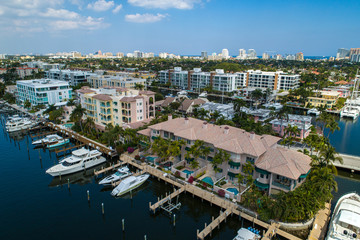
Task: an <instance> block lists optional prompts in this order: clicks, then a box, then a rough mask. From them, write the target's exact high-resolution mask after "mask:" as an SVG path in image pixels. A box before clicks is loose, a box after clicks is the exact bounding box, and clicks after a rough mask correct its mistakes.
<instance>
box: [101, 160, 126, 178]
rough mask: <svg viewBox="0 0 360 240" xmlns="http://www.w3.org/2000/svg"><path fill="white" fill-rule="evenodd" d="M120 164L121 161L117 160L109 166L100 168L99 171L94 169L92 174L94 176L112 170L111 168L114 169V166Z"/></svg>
mask: <svg viewBox="0 0 360 240" xmlns="http://www.w3.org/2000/svg"><path fill="white" fill-rule="evenodd" d="M121 165H123V163H122V162H120V161H118V162H117V163H116V164H113V165H111V166H110V167H107V168H103V169H100V170H99V171H95V170H94V175H95V176H98V175H100V174H102V173H106V172H108V171H112V170H115V169H116V168H118V167H120V166H121Z"/></svg>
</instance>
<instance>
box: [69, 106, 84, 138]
mask: <svg viewBox="0 0 360 240" xmlns="http://www.w3.org/2000/svg"><path fill="white" fill-rule="evenodd" d="M85 113H86V109H85V108H83V107H81V105H80V104H78V105H76V107H75V109H74V110H73V111H72V113H71V114H70V120H71V121H73V122H79V124H80V128H81V131H83V127H82V117H83V116H84V114H85Z"/></svg>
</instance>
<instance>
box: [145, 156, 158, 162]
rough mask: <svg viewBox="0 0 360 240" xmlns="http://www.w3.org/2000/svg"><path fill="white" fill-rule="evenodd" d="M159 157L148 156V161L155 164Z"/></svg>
mask: <svg viewBox="0 0 360 240" xmlns="http://www.w3.org/2000/svg"><path fill="white" fill-rule="evenodd" d="M157 158H158V157H155V156H147V157H146V160H148V161H150V162H154V160H156V159H157Z"/></svg>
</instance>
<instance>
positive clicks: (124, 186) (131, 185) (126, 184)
mask: <svg viewBox="0 0 360 240" xmlns="http://www.w3.org/2000/svg"><path fill="white" fill-rule="evenodd" d="M149 176H150V175H149V174H143V175H140V176H137V177H135V176H130V177H128V178H125V179H124V180H123V181H122V182H120V184H119V185H118V186H117V187H116V188H114V190H112V192H111V195H112V196H117V197H118V196H121V195H124V194H125V193H128V192H130V191H131V190H133V189H135V188H137V187H139V186H140V185H141V184H143V183H144V182H145V181H146V180H147V179H148V178H149Z"/></svg>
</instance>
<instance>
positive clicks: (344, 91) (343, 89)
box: [323, 86, 351, 98]
mask: <svg viewBox="0 0 360 240" xmlns="http://www.w3.org/2000/svg"><path fill="white" fill-rule="evenodd" d="M323 91H328V92H333V91H334V92H338V93H340V94H339V97H342V98H347V97H350V95H351V91H350V87H347V86H336V87H327V88H324V89H323Z"/></svg>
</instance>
